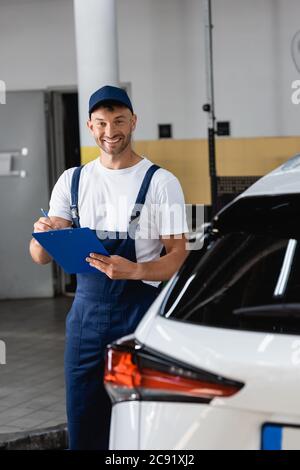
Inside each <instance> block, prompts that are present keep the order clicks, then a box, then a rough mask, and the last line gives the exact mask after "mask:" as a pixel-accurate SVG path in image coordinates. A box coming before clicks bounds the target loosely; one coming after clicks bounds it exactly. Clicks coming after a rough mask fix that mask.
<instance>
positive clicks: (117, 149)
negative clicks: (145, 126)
mask: <svg viewBox="0 0 300 470" xmlns="http://www.w3.org/2000/svg"><path fill="white" fill-rule="evenodd" d="M87 125H88V127H89V129H90V131H91V132H92V134H93V136H94V139H95V141H96V143H97V145H99V147H100V148H101V149H102V150H103V152H105V153H106V154H107V155H113V156H116V155H120V154H121V153H122V152H124V150H126V148H127V147H128V146H129V145H130V142H131V135H132V132H133V131H134V129H135V126H136V115H135V114H132V113H131V111H130V110H129V109H128V108H126V107H123V106H114V107H113V110H110V109H108V108H104V107H103V108H98V109H96V110H95V111H93V112H92V115H91V119H90V120H89V121H88V122H87Z"/></svg>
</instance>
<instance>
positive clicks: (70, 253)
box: [32, 228, 109, 274]
mask: <svg viewBox="0 0 300 470" xmlns="http://www.w3.org/2000/svg"><path fill="white" fill-rule="evenodd" d="M32 236H33V237H34V238H35V239H36V240H37V241H38V242H39V243H40V244H41V245H42V247H43V248H44V249H45V250H46V251H47V253H49V255H51V256H52V258H53V259H54V260H55V261H56V262H57V264H59V265H60V266H61V267H62V268H63V270H64V271H65V272H66V273H68V274H75V273H89V272H92V273H95V272H99V271H98V270H97V269H96V268H93V267H92V266H90V265H89V263H88V262H87V261H86V260H85V258H86V257H88V256H89V254H90V253H99V254H102V255H106V256H109V253H108V252H107V250H106V249H105V248H104V246H103V244H102V242H101V241H100V240H99V238H98V237H97V235H96V232H95V231H94V230H91V229H89V228H75V229H74V228H66V229H61V230H49V231H48V232H34V233H33V234H32Z"/></svg>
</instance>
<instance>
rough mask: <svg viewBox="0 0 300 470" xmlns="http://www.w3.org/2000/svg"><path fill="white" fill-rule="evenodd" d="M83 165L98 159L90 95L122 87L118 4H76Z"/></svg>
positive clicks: (101, 0)
mask: <svg viewBox="0 0 300 470" xmlns="http://www.w3.org/2000/svg"><path fill="white" fill-rule="evenodd" d="M74 15H75V34H76V55H77V77H78V93H79V120H80V143H81V161H82V163H86V162H88V161H90V160H92V159H93V158H95V157H96V156H98V155H99V153H100V151H99V149H98V150H97V149H96V148H95V143H94V141H93V139H92V138H91V137H90V135H89V132H88V129H87V128H86V121H87V118H88V101H89V97H90V95H91V93H93V92H94V91H95V90H97V89H98V88H100V87H101V86H104V85H115V86H118V83H119V70H118V43H117V24H116V3H115V0H74Z"/></svg>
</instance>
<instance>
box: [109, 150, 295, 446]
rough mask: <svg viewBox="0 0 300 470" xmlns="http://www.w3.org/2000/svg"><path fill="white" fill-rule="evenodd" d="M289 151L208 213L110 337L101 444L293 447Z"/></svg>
mask: <svg viewBox="0 0 300 470" xmlns="http://www.w3.org/2000/svg"><path fill="white" fill-rule="evenodd" d="M299 240H300V155H299V156H296V157H294V158H293V159H291V160H289V161H288V162H287V163H285V164H284V165H282V166H280V167H279V168H278V169H276V170H274V171H273V172H271V173H269V174H268V175H266V176H265V177H263V178H261V179H260V180H259V181H257V182H256V183H255V184H254V185H253V186H251V187H250V188H249V189H248V190H247V191H245V192H244V193H243V194H241V195H240V196H238V197H237V198H236V199H235V200H234V201H233V202H232V203H231V204H229V205H228V206H227V207H226V208H225V209H223V210H222V211H221V212H220V213H219V214H218V215H217V216H216V217H215V218H214V220H213V222H212V225H211V228H210V230H209V232H208V233H207V234H206V235H205V237H204V247H203V249H202V250H200V251H191V253H190V255H189V256H188V258H187V260H186V262H185V263H184V265H183V267H182V268H181V269H180V271H179V272H178V273H177V274H176V275H175V276H174V277H173V278H172V279H171V280H170V281H169V283H168V284H167V285H166V286H165V288H164V289H163V291H162V292H161V293H160V295H159V297H158V298H157V299H156V301H155V302H154V303H153V305H152V306H151V307H150V309H149V310H148V312H147V313H146V315H145V317H144V318H143V320H142V322H141V323H140V324H139V326H138V328H137V330H136V331H135V334H134V335H133V336H130V337H125V338H122V339H121V340H119V341H117V342H116V343H114V344H112V345H110V347H109V348H108V351H107V358H106V374H105V383H106V387H107V390H108V392H109V394H110V396H111V398H112V401H113V411H112V420H111V434H110V448H111V449H114V450H115V449H118V450H120V449H137V450H140V449H146V450H149V449H151V450H153V449H173V450H175V449H177V450H181V449H300V399H299V397H300V243H299Z"/></svg>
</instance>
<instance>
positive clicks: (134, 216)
mask: <svg viewBox="0 0 300 470" xmlns="http://www.w3.org/2000/svg"><path fill="white" fill-rule="evenodd" d="M159 168H160V167H159V166H158V165H151V166H150V168H148V170H147V172H146V174H145V176H144V179H143V182H142V185H141V187H140V190H139V193H138V195H137V198H136V201H135V205H134V208H133V211H132V213H131V217H130V222H129V223H131V222H132V221H133V220H134V221H135V223H136V222H137V221H138V219H139V218H140V215H141V206H142V205H143V204H144V203H145V199H146V195H147V191H148V188H149V186H150V183H151V180H152V176H153V175H154V173H155V172H156V171H157V170H158V169H159Z"/></svg>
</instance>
